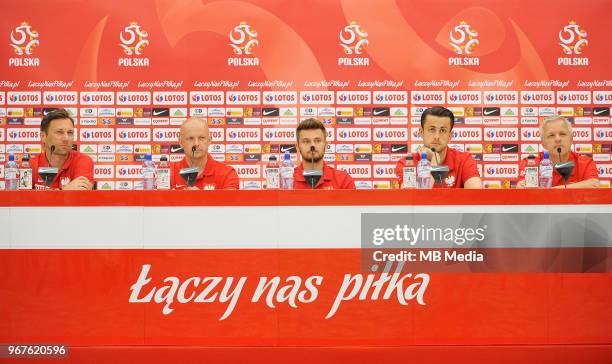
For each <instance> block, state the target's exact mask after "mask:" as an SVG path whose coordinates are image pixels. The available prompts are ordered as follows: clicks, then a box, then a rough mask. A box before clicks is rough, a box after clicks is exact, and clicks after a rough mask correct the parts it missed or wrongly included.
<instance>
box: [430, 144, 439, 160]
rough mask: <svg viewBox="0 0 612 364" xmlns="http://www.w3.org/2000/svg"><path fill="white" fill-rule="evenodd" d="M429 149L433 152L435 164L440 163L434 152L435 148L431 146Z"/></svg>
mask: <svg viewBox="0 0 612 364" xmlns="http://www.w3.org/2000/svg"><path fill="white" fill-rule="evenodd" d="M429 149H431V151H432V152H433V155H434V157H435V158H436V164H440V161H439V160H438V155H437V154H436V148H434V147H431V148H429Z"/></svg>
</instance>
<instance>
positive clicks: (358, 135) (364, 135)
mask: <svg viewBox="0 0 612 364" xmlns="http://www.w3.org/2000/svg"><path fill="white" fill-rule="evenodd" d="M337 133H338V140H340V141H369V140H370V138H371V129H367V128H359V129H357V128H352V129H348V128H347V129H338V131H337Z"/></svg>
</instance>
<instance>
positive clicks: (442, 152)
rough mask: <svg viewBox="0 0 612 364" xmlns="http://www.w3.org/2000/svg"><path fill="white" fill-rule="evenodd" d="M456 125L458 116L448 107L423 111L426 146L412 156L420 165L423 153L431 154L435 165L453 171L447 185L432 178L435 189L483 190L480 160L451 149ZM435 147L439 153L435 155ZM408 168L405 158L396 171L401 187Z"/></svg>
mask: <svg viewBox="0 0 612 364" xmlns="http://www.w3.org/2000/svg"><path fill="white" fill-rule="evenodd" d="M454 125H455V115H453V112H452V111H450V110H448V109H446V108H444V107H441V106H434V107H431V108H429V109H426V110H425V111H423V114H422V115H421V135H422V136H423V146H420V147H419V148H418V150H417V153H413V154H412V158H413V159H414V163H415V164H417V163H419V161H420V160H421V153H422V152H427V159H428V160H429V161H430V162H431V165H432V166H436V165H438V164H440V165H446V166H448V169H449V172H448V176H447V177H446V178H445V179H444V181H442V182H443V186H440V185H439V184H438V183H434V181H433V179H432V184H433V187H434V188H475V189H477V188H482V180H481V179H480V174H479V173H478V167H477V166H476V161H475V160H474V158H472V156H471V155H470V153H465V152H461V151H458V150H456V149H453V148H449V147H448V142H449V141H450V138H451V132H452V130H453V126H454ZM432 148H433V149H434V150H435V155H434V152H433V151H432ZM405 165H406V161H405V160H404V159H401V160H399V161H398V162H397V166H396V168H395V174H396V175H397V176H398V179H399V185H400V186H401V185H402V182H403V173H402V170H403V168H404V166H405Z"/></svg>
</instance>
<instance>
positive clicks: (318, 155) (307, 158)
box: [302, 150, 324, 163]
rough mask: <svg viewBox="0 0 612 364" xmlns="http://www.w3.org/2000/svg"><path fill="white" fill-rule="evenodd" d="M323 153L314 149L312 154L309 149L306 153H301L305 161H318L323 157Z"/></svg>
mask: <svg viewBox="0 0 612 364" xmlns="http://www.w3.org/2000/svg"><path fill="white" fill-rule="evenodd" d="M323 156H324V154H323V153H319V152H318V151H316V150H315V152H314V155H313V153H311V152H310V150H309V151H308V152H306V153H302V160H303V161H305V162H315V163H318V162H320V161H321V160H322V159H323Z"/></svg>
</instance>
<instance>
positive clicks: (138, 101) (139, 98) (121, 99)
mask: <svg viewBox="0 0 612 364" xmlns="http://www.w3.org/2000/svg"><path fill="white" fill-rule="evenodd" d="M150 103H151V94H150V93H149V92H117V104H118V105H149V104H150Z"/></svg>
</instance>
